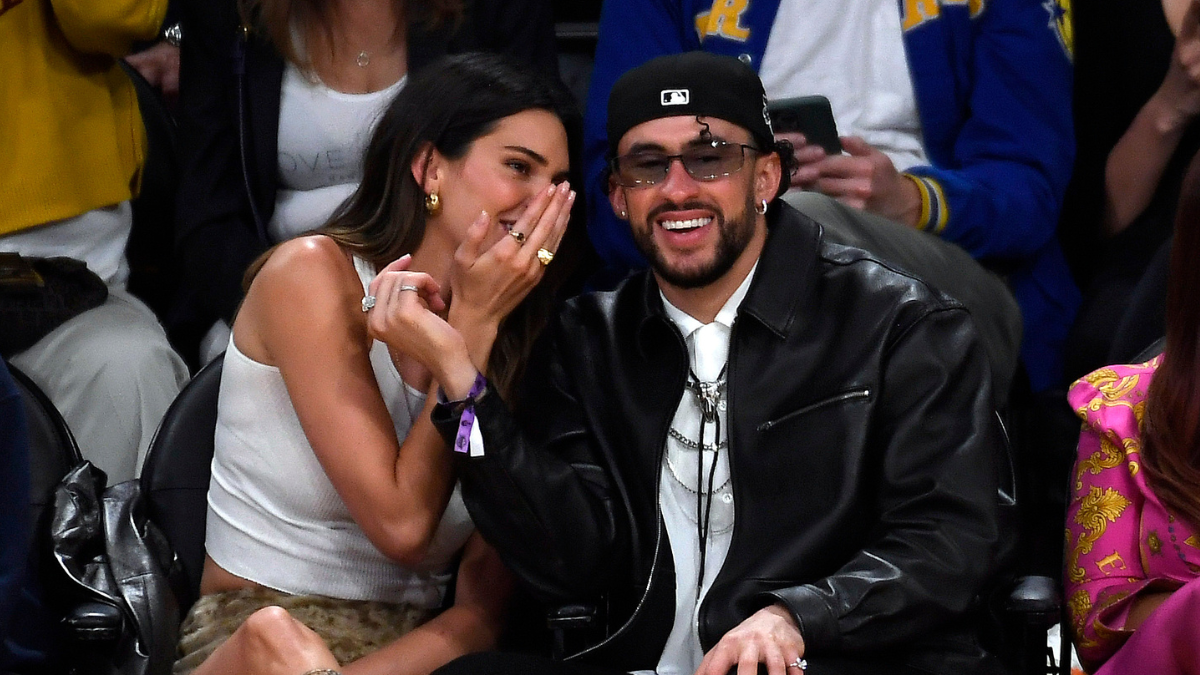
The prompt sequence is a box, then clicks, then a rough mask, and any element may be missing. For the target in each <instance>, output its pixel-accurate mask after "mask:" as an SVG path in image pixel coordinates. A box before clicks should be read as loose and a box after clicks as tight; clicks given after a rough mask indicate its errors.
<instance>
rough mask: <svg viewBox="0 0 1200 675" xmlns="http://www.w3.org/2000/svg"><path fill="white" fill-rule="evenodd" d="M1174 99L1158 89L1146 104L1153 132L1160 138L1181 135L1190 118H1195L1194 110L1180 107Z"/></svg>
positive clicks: (1183, 106)
mask: <svg viewBox="0 0 1200 675" xmlns="http://www.w3.org/2000/svg"><path fill="white" fill-rule="evenodd" d="M1175 99H1176V97H1173V96H1168V95H1167V94H1166V93H1165V92H1163V90H1161V89H1160V90H1159V91H1158V92H1156V93H1155V95H1154V96H1153V97H1151V98H1150V100H1149V101H1147V103H1146V108H1147V112H1149V113H1150V119H1151V122H1152V124H1153V127H1154V130H1155V131H1156V132H1157V133H1158V134H1159V135H1161V136H1173V135H1176V134H1180V133H1182V132H1183V129H1184V128H1185V127H1186V126H1187V125H1188V123H1189V122H1190V121H1191V120H1192V118H1193V117H1195V116H1196V113H1195V111H1194V110H1191V109H1189V108H1188V107H1187V106H1185V105H1181V104H1180V103H1179V102H1178V101H1176V100H1175Z"/></svg>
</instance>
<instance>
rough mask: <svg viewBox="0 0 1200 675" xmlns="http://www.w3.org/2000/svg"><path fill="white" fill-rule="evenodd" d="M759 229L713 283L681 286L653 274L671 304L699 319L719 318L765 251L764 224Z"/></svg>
mask: <svg viewBox="0 0 1200 675" xmlns="http://www.w3.org/2000/svg"><path fill="white" fill-rule="evenodd" d="M759 233H760V234H759V235H757V236H755V238H754V239H753V240H752V241H751V242H750V245H749V246H747V247H746V249H745V250H744V251H743V252H742V255H741V256H739V257H738V259H737V261H736V262H734V264H733V267H730V268H729V271H728V272H726V273H725V274H724V275H722V276H721V278H720V279H717V280H716V281H714V282H712V283H711V284H708V285H707V286H699V287H697V288H681V287H679V286H674V285H672V284H670V283H669V282H667V281H665V280H663V278H662V277H660V276H659V275H658V274H657V273H655V275H654V278H655V279H656V280H657V281H658V287H659V288H660V289H662V293H663V295H664V296H666V298H667V300H668V301H670V303H671V304H672V305H675V306H676V307H678V308H679V309H680V310H682V311H683V312H686V313H687V315H688V316H690V317H692V318H693V319H695V320H697V321H699V322H700V323H704V324H709V323H712V322H713V319H716V318H717V313H718V312H720V311H721V308H722V307H724V306H725V303H726V302H728V301H729V298H731V297H733V294H734V292H736V291H737V289H738V287H739V286H741V285H742V282H743V281H745V280H746V276H747V275H748V274H750V270H752V269H754V265H755V263H757V262H758V259H759V256H761V255H762V250H763V243H764V241H765V240H766V229H765V227H764V228H760V229H759Z"/></svg>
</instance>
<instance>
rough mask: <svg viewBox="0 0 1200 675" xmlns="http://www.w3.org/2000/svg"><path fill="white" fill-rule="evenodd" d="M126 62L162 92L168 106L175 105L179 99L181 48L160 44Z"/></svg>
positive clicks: (128, 58) (130, 56)
mask: <svg viewBox="0 0 1200 675" xmlns="http://www.w3.org/2000/svg"><path fill="white" fill-rule="evenodd" d="M125 62H126V63H128V64H129V65H131V66H133V68H134V70H136V71H138V72H139V73H141V75H142V77H144V78H146V81H147V82H149V83H150V86H152V87H154V88H155V89H158V90H159V91H161V92H162V95H163V99H164V100H166V102H167V104H168V105H175V101H176V100H177V99H178V98H179V47H173V46H171V45H169V44H167V43H166V42H159V43H158V44H156V45H154V46H153V47H150V48H149V49H146V50H143V51H140V52H138V53H136V54H130V55H129V56H126V57H125Z"/></svg>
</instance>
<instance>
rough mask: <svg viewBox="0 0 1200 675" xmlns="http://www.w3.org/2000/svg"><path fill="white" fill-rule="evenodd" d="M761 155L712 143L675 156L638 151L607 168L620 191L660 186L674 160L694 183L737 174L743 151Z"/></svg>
mask: <svg viewBox="0 0 1200 675" xmlns="http://www.w3.org/2000/svg"><path fill="white" fill-rule="evenodd" d="M747 150H749V151H751V152H762V151H761V150H759V149H758V148H756V147H754V146H752V145H745V144H739V143H726V142H725V141H713V142H711V143H705V144H703V145H695V146H690V147H688V148H686V149H684V151H683V152H681V153H679V154H678V155H668V154H666V153H663V152H657V151H654V150H639V151H637V152H631V153H629V154H627V155H621V156H620V157H614V158H613V159H612V162H611V164H610V168H611V169H612V175H613V178H614V179H616V182H617V184H618V185H620V186H622V187H645V186H647V185H655V184H657V183H661V182H662V181H663V180H664V179H665V178H666V177H667V172H668V171H670V170H671V162H673V161H674V160H676V159H678V160H679V163H680V164H682V165H683V170H684V171H686V172H687V173H688V175H689V176H691V177H692V178H694V179H696V180H698V181H713V180H717V179H718V178H724V177H725V176H728V175H730V174H733V173H737V172H738V171H740V170H741V168H742V165H743V164H745V163H746V151H747Z"/></svg>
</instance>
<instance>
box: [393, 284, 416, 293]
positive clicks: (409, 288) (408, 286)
mask: <svg viewBox="0 0 1200 675" xmlns="http://www.w3.org/2000/svg"><path fill="white" fill-rule="evenodd" d="M404 291H416V292H418V293H420V292H421V288H420V287H419V286H413V285H412V284H400V287H399V288H397V289H396V292H397V293H403V292H404Z"/></svg>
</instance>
